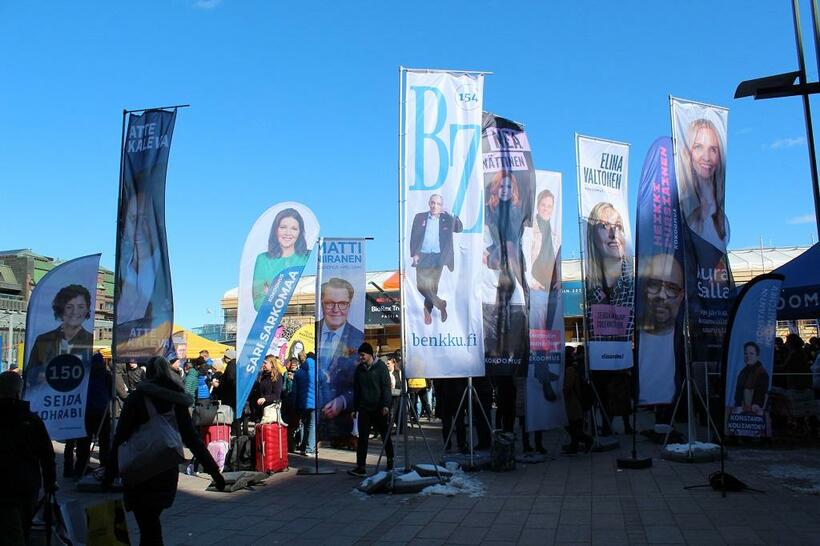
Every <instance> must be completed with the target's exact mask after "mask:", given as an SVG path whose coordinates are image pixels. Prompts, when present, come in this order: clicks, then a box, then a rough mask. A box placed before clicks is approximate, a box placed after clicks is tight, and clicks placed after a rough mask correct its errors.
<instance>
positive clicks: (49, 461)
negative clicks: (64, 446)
mask: <svg viewBox="0 0 820 546" xmlns="http://www.w3.org/2000/svg"><path fill="white" fill-rule="evenodd" d="M0 438H2V440H1V441H0V483H2V484H3V486H2V487H0V500H2V501H16V502H25V503H27V504H30V503H33V502H36V500H37V494H38V493H39V491H40V486H41V485H43V484H45V485H46V486H47V487H48V488H51V487H53V486H54V485H55V484H56V480H57V478H56V476H57V475H56V472H55V469H54V449H53V448H52V446H51V439H50V438H49V436H48V431H47V430H46V426H45V424H44V423H43V421H42V420H41V419H40V418H39V417H38V416H37V415H35V414H34V413H32V412H31V411H30V409H29V403H28V402H27V401H25V400H13V399H10V398H4V399H0Z"/></svg>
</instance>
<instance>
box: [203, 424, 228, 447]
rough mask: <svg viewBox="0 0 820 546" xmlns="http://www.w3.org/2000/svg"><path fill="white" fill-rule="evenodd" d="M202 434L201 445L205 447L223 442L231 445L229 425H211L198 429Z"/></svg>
mask: <svg viewBox="0 0 820 546" xmlns="http://www.w3.org/2000/svg"><path fill="white" fill-rule="evenodd" d="M200 432H201V433H202V443H203V444H205V446H206V447H207V446H208V444H210V443H211V442H215V441H217V440H223V441H225V442H228V444H230V443H231V426H230V425H211V426H209V427H200Z"/></svg>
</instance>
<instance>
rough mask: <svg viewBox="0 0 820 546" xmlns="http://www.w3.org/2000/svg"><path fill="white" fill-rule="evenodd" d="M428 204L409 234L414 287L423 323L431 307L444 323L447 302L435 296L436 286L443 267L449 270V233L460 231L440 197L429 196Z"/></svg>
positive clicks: (429, 321) (428, 320)
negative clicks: (419, 298)
mask: <svg viewBox="0 0 820 546" xmlns="http://www.w3.org/2000/svg"><path fill="white" fill-rule="evenodd" d="M428 205H429V207H430V211H429V212H420V213H418V214H416V216H415V218H413V228H412V229H411V231H410V256H411V258H412V260H413V267H415V268H416V288H418V291H419V292H420V293H421V295H422V296H424V324H432V322H433V315H432V312H433V307H435V308H436V309H438V311H439V313H440V315H441V322H445V321H446V320H447V300H444V299H442V298H440V297H439V296H438V283H439V280H440V279H441V272H442V271H443V270H444V267H445V266H447V268H448V269H449V270H450V271H453V265H454V261H455V260H454V256H453V233H460V232H461V231H462V230H463V229H464V226H463V225H462V224H461V220H459V219H458V217H455V216H453V215H451V214H450V213H449V212H445V210H444V199H443V198H442V197H441V195H439V194H437V193H434V194H433V195H431V196H430V201H428Z"/></svg>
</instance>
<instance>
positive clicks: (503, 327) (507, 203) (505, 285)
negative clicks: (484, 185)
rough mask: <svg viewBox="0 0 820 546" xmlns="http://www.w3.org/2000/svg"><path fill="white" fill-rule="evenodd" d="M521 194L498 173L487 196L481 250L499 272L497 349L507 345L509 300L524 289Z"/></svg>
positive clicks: (506, 174)
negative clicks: (517, 288) (485, 237)
mask: <svg viewBox="0 0 820 546" xmlns="http://www.w3.org/2000/svg"><path fill="white" fill-rule="evenodd" d="M522 218H523V213H522V211H521V194H520V189H519V185H518V180H517V179H516V178H515V175H514V174H512V173H511V172H508V171H498V172H497V173H495V176H493V179H492V182H491V183H490V188H489V191H488V192H487V202H486V218H485V225H486V228H487V232H488V234H489V237H488V239H489V241H488V242H489V245H488V246H487V247H486V248H485V250H484V263H485V264H486V265H487V267H488V268H490V269H493V270H497V271H498V287H497V290H496V308H497V310H498V316H497V321H496V335H495V336H494V337H495V339H496V340H497V342H498V345H499V349H502V348H503V347H504V346H505V344H506V342H505V338H506V337H507V333H508V331H509V330H510V313H509V310H510V309H509V307H510V300H511V299H512V295H513V293H514V292H515V286H516V284H518V285H519V286H521V287H523V286H524V282H523V281H524V279H523V276H522V275H523V268H522V263H523V262H524V254H523V251H522V249H521V235H522V231H523V229H524V226H523V223H522Z"/></svg>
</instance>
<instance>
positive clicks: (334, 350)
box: [311, 237, 367, 442]
mask: <svg viewBox="0 0 820 546" xmlns="http://www.w3.org/2000/svg"><path fill="white" fill-rule="evenodd" d="M317 258H318V262H319V264H318V266H317V277H316V318H317V321H316V330H315V331H316V354H317V357H318V358H319V405H318V408H319V409H320V412H319V439H320V440H329V441H331V442H334V441H335V442H339V441H342V442H343V441H345V440H348V439H349V438H350V435H351V431H352V429H353V418H352V417H351V413H352V410H353V376H354V374H355V372H356V366H357V365H358V363H359V346H360V345H361V344H362V342H363V341H364V326H365V324H364V309H365V305H366V303H365V289H366V282H367V262H366V259H365V240H364V239H361V238H359V239H336V238H328V237H323V238H322V239H320V240H319V251H318V253H317ZM311 381H313V378H311Z"/></svg>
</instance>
